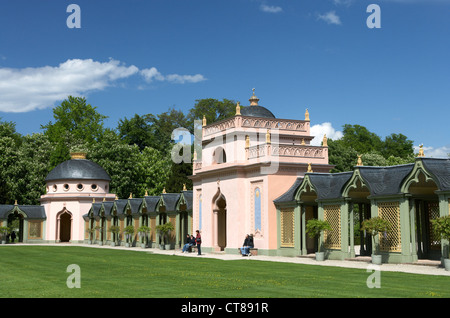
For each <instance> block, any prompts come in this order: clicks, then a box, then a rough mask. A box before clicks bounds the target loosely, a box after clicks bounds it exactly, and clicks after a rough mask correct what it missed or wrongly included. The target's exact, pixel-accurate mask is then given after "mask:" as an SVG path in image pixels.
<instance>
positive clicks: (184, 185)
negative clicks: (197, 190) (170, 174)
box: [183, 183, 187, 191]
mask: <svg viewBox="0 0 450 318" xmlns="http://www.w3.org/2000/svg"><path fill="white" fill-rule="evenodd" d="M183 191H187V189H186V183H183Z"/></svg>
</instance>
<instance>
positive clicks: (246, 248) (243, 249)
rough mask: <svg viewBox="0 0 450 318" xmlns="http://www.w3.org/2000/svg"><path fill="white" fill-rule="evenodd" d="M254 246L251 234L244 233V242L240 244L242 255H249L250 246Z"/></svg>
mask: <svg viewBox="0 0 450 318" xmlns="http://www.w3.org/2000/svg"><path fill="white" fill-rule="evenodd" d="M253 247H254V245H253V235H251V234H250V235H248V234H247V235H246V236H245V240H244V244H242V247H241V254H242V256H248V255H251V254H250V248H253Z"/></svg>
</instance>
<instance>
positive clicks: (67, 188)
mask: <svg viewBox="0 0 450 318" xmlns="http://www.w3.org/2000/svg"><path fill="white" fill-rule="evenodd" d="M63 189H64V191H68V190H69V185H68V184H67V183H66V184H64V185H63Z"/></svg>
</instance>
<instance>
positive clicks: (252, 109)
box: [241, 106, 276, 118]
mask: <svg viewBox="0 0 450 318" xmlns="http://www.w3.org/2000/svg"><path fill="white" fill-rule="evenodd" d="M241 115H242V116H251V117H265V118H276V117H275V115H274V114H272V112H271V111H270V110H268V109H267V108H265V107H263V106H247V107H244V108H242V109H241Z"/></svg>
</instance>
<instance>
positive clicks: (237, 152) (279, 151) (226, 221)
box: [191, 92, 332, 255]
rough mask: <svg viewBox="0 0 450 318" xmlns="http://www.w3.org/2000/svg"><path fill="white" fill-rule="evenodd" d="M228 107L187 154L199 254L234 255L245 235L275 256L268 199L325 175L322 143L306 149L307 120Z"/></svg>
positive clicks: (254, 103) (273, 214)
mask: <svg viewBox="0 0 450 318" xmlns="http://www.w3.org/2000/svg"><path fill="white" fill-rule="evenodd" d="M249 101H250V106H246V107H243V108H241V107H240V105H239V103H238V104H237V105H236V115H235V116H234V117H232V118H228V119H225V120H222V121H220V122H215V123H212V124H209V125H208V124H207V123H206V120H205V119H204V120H203V127H202V140H201V145H202V146H201V153H197V152H195V153H194V163H193V176H192V177H191V178H192V181H193V185H194V188H193V227H194V228H193V230H195V229H199V230H200V231H201V233H202V242H203V243H202V246H203V247H204V250H205V251H225V252H227V253H237V252H238V248H239V247H241V246H242V243H243V241H244V238H245V236H246V235H247V234H253V236H254V243H255V248H258V251H259V253H262V254H266V255H276V254H277V253H278V252H277V250H278V248H279V247H278V242H279V241H280V240H279V237H280V235H281V233H280V228H279V225H278V224H279V222H277V210H276V207H275V205H274V203H273V200H275V199H276V198H278V197H279V196H281V195H282V194H284V193H285V192H286V191H287V190H288V189H289V188H290V186H291V185H292V184H293V183H294V182H295V180H296V179H297V178H298V177H299V176H303V175H304V174H305V173H306V172H307V171H314V172H329V171H330V169H331V168H332V166H330V165H329V164H328V147H327V143H326V136H324V139H323V145H322V146H312V145H311V144H310V143H311V140H312V139H313V138H314V136H311V135H310V120H309V113H308V110H306V113H305V119H304V120H293V119H279V118H276V117H275V116H274V115H273V113H272V112H271V111H269V110H268V109H267V108H265V107H263V106H260V105H258V101H259V99H258V98H257V97H256V96H255V93H254V92H253V96H251V98H250V99H249Z"/></svg>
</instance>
